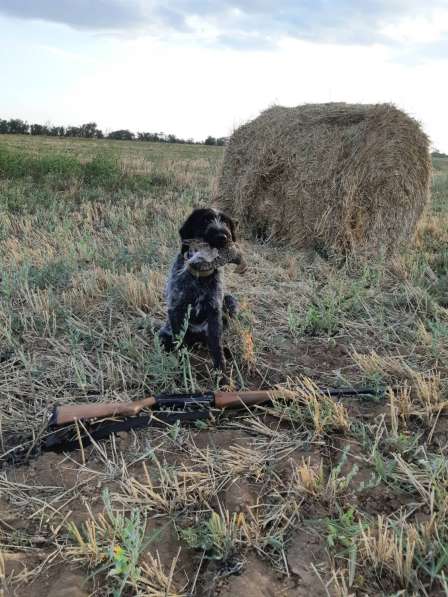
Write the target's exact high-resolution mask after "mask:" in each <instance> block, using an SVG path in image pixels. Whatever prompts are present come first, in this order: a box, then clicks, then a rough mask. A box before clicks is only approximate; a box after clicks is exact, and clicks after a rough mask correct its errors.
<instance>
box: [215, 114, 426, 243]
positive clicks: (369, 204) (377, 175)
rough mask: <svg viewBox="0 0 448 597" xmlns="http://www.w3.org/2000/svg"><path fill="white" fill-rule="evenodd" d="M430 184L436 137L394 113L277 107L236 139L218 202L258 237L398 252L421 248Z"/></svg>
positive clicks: (232, 140) (237, 133)
mask: <svg viewBox="0 0 448 597" xmlns="http://www.w3.org/2000/svg"><path fill="white" fill-rule="evenodd" d="M430 179H431V159H430V155H429V140H428V138H427V136H426V135H425V133H424V132H423V131H422V129H421V127H420V125H419V123H418V122H417V121H415V120H414V119H412V118H411V117H409V116H408V115H407V114H405V113H404V112H402V111H401V110H399V109H397V108H396V107H394V106H392V105H389V104H378V105H363V104H344V103H330V104H308V105H304V106H298V107H295V108H284V107H281V106H275V107H273V108H270V109H268V110H266V111H264V112H262V113H261V115H260V116H258V117H257V118H255V120H253V121H251V122H249V123H247V124H245V125H243V126H241V127H240V128H238V129H237V130H236V131H235V132H234V134H233V135H232V137H231V138H230V141H229V144H228V146H227V148H226V152H225V156H224V162H223V166H222V171H221V176H220V179H219V182H218V190H217V197H216V199H217V203H218V204H219V206H220V207H222V208H223V209H224V210H226V211H227V212H228V213H229V215H231V216H232V217H233V218H235V219H237V220H239V221H240V224H241V226H242V229H243V230H246V231H247V232H249V233H250V234H251V235H252V236H256V237H261V238H272V239H274V240H279V241H285V242H287V243H288V244H291V245H293V246H295V247H298V248H315V249H321V250H324V251H330V252H331V251H338V252H340V251H344V252H346V251H355V250H356V251H359V252H362V251H364V252H373V251H375V252H376V251H378V250H384V251H387V252H390V251H392V250H394V249H396V248H398V247H399V246H400V245H401V244H402V243H403V241H409V240H410V239H411V238H412V235H413V233H414V231H415V228H416V224H417V222H418V220H419V218H420V217H421V215H422V213H423V211H424V209H425V206H426V205H427V202H428V199H429V190H430Z"/></svg>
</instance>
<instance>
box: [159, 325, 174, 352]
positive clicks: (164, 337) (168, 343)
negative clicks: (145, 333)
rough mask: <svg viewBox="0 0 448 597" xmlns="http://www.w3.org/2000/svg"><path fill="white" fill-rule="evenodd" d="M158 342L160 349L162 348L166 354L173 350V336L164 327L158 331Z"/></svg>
mask: <svg viewBox="0 0 448 597" xmlns="http://www.w3.org/2000/svg"><path fill="white" fill-rule="evenodd" d="M159 342H160V345H161V346H162V348H164V349H165V350H166V351H167V352H171V351H172V350H174V340H173V336H172V334H170V332H169V331H168V330H167V329H166V328H165V327H163V328H162V329H161V330H160V331H159Z"/></svg>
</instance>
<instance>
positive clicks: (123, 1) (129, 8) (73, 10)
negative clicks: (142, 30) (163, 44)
mask: <svg viewBox="0 0 448 597" xmlns="http://www.w3.org/2000/svg"><path fill="white" fill-rule="evenodd" d="M0 13H2V14H5V15H7V16H12V17H18V18H22V19H39V20H43V21H50V22H54V23H64V24H65V25H70V26H71V27H75V28H79V29H93V30H98V29H99V30H101V29H106V30H107V29H112V30H127V29H132V28H134V27H137V26H138V25H139V23H140V22H141V19H142V16H143V14H142V11H141V7H140V5H139V3H137V2H133V1H127V0H0Z"/></svg>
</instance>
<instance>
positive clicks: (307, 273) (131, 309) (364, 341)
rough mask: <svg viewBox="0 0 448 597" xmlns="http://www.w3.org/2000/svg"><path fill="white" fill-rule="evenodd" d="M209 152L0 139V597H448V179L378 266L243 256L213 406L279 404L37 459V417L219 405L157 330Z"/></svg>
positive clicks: (186, 356) (198, 358)
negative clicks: (182, 403)
mask: <svg viewBox="0 0 448 597" xmlns="http://www.w3.org/2000/svg"><path fill="white" fill-rule="evenodd" d="M222 155H223V150H222V149H221V148H216V147H205V146H187V145H163V144H149V143H148V144H145V143H141V144H139V143H137V142H120V141H116V142H113V141H99V140H98V141H93V140H86V141H82V140H76V139H71V140H64V139H61V140H59V139H45V138H28V137H24V136H12V135H11V136H1V137H0V256H1V283H0V289H1V297H0V301H1V302H0V340H1V343H0V582H2V583H3V592H4V595H8V596H15V595H16V596H20V597H31V596H33V597H42V596H45V597H62V596H67V597H82V596H87V595H97V596H103V595H114V596H119V595H123V596H126V595H139V596H144V595H145V596H152V597H156V596H160V597H162V596H170V597H175V596H182V595H183V596H186V595H201V596H207V595H208V596H212V595H217V596H221V597H228V596H231V595H247V596H248V597H255V596H259V595H266V596H270V595H272V596H273V595H276V596H277V595H278V596H280V595H281V596H284V597H290V596H299V597H300V596H305V595H306V596H307V597H315V596H319V595H341V596H342V595H347V596H348V595H397V596H398V595H448V577H447V574H448V460H447V442H448V424H447V422H448V420H447V418H446V416H445V415H446V411H447V407H448V397H447V387H448V359H447V357H448V294H447V291H448V243H447V241H448V160H444V159H435V160H434V181H433V196H432V205H431V209H430V210H429V211H428V214H427V215H426V217H425V219H424V221H423V222H422V223H421V226H420V228H419V230H418V234H417V237H416V239H415V241H413V243H412V245H411V246H410V247H409V249H408V250H407V252H406V253H403V254H400V255H397V256H396V257H394V258H393V259H391V260H390V261H387V262H385V261H383V260H381V259H380V258H378V260H377V261H374V260H371V261H369V262H362V261H358V260H356V259H355V258H350V259H345V260H343V261H341V260H339V261H337V260H328V259H327V258H325V256H324V255H319V254H317V253H316V254H314V253H310V252H308V253H306V254H305V253H299V252H296V251H292V250H288V249H287V248H285V247H279V246H272V245H270V244H268V243H265V244H257V243H254V242H251V241H249V240H243V241H242V246H243V248H244V251H245V256H246V261H247V262H248V265H249V268H248V271H247V272H246V274H245V275H244V276H243V277H242V276H238V275H237V274H236V273H235V272H234V271H233V269H234V266H228V267H227V268H226V269H227V270H228V271H227V272H226V281H227V287H228V288H229V289H230V290H231V291H232V292H233V293H234V294H235V296H236V297H237V298H238V299H239V301H240V303H241V313H240V314H239V316H238V318H237V319H236V320H235V321H234V322H232V324H231V327H230V329H229V330H228V332H226V345H227V347H228V349H229V351H230V353H231V355H232V358H231V359H228V361H229V369H230V373H229V375H230V385H231V386H232V385H233V386H234V387H238V388H247V389H255V388H260V387H263V388H267V387H272V386H274V385H279V386H280V387H285V388H288V389H290V390H293V391H294V392H295V395H296V400H294V401H289V402H288V401H282V400H278V401H275V402H274V404H273V405H272V406H270V407H263V408H261V407H259V408H254V409H253V410H251V411H247V412H246V411H244V412H237V413H234V414H233V415H232V416H230V415H222V414H219V413H213V417H212V418H211V419H210V420H209V421H207V422H204V421H201V422H200V424H197V425H196V426H193V427H189V428H188V427H183V426H180V425H173V426H170V427H166V428H161V429H157V428H148V429H146V430H140V431H138V432H132V433H128V434H120V435H119V436H116V437H113V438H112V439H110V440H108V441H105V442H101V443H98V444H96V445H94V446H93V447H89V448H86V449H85V450H82V451H81V450H77V451H75V452H70V453H68V454H65V455H64V454H62V455H61V454H55V453H45V454H42V455H39V454H36V453H35V450H33V446H34V447H35V446H37V445H38V442H39V438H40V437H41V436H42V434H43V432H44V430H45V426H46V423H47V417H48V413H49V411H50V410H51V407H52V406H53V405H54V404H56V403H57V404H63V403H73V402H78V403H81V402H92V401H107V400H133V399H139V398H143V397H144V396H146V395H148V394H149V393H154V392H163V391H179V392H182V391H190V390H192V389H194V390H207V389H211V388H215V387H216V379H215V377H214V375H213V372H212V370H211V361H210V358H209V356H208V354H207V352H206V351H203V350H198V351H197V350H194V351H186V350H185V349H183V350H182V351H180V352H179V353H172V354H166V353H164V352H163V351H162V350H161V348H160V346H159V344H158V342H157V335H156V333H155V332H156V330H157V326H158V325H159V324H160V321H161V320H162V319H163V317H164V299H163V287H164V283H165V278H166V274H167V270H168V268H169V266H170V263H171V261H172V259H173V257H174V255H175V253H176V250H177V247H178V232H177V231H178V228H179V225H180V223H181V222H182V220H183V218H185V216H186V215H187V214H188V213H189V211H190V210H191V209H192V208H193V207H194V206H202V205H207V204H209V201H210V197H211V195H212V193H213V189H214V185H215V184H216V177H217V173H218V172H219V166H220V163H221V160H222ZM366 385H368V386H370V387H374V388H378V395H377V396H374V397H371V398H364V399H359V398H342V399H340V400H335V399H331V398H329V397H328V396H326V395H324V394H322V393H321V392H319V390H318V388H317V386H354V387H357V386H366ZM388 387H389V388H393V389H394V390H393V391H392V390H386V391H385V392H383V391H382V389H383V388H388ZM30 439H31V440H32V442H31V443H29V440H30ZM27 442H28V443H27ZM17 445H23V446H25V450H24V454H22V462H16V463H14V462H13V461H12V455H13V452H12V451H11V450H12V449H13V448H14V446H17ZM28 446H29V448H27V447H28ZM27 451H28V452H29V454H28V455H29V458H28V460H27V459H26V455H27V454H26V452H27ZM0 594H1V588H0Z"/></svg>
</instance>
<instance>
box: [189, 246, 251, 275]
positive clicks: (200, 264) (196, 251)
mask: <svg viewBox="0 0 448 597" xmlns="http://www.w3.org/2000/svg"><path fill="white" fill-rule="evenodd" d="M184 242H185V241H184ZM185 244H187V245H188V251H186V252H185V254H184V259H185V266H186V268H187V269H189V270H190V271H192V273H195V272H200V273H201V274H202V275H207V274H208V273H210V274H211V273H213V272H214V271H215V270H216V269H217V268H218V267H222V266H224V265H227V264H228V263H234V264H236V265H238V267H237V269H236V270H235V271H236V272H237V273H240V274H242V273H244V272H245V271H246V268H247V266H246V263H245V261H244V258H243V255H242V252H241V249H240V248H239V247H238V245H237V244H236V243H234V242H228V243H226V245H225V246H224V247H222V248H221V249H217V248H216V247H211V246H210V245H209V244H208V243H207V242H205V241H203V240H201V239H194V238H193V239H189V240H188V241H186V242H185Z"/></svg>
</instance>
